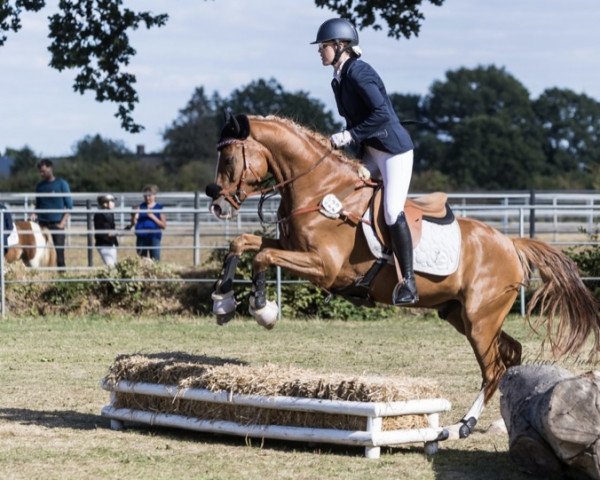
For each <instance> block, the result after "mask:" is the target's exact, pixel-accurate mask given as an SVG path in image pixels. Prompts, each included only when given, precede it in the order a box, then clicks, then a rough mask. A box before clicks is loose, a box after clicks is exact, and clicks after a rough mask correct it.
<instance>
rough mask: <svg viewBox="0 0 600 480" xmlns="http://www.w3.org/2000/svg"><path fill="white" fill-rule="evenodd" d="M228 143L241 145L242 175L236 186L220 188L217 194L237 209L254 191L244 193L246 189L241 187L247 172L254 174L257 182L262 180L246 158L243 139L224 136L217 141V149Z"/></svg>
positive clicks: (219, 149)
mask: <svg viewBox="0 0 600 480" xmlns="http://www.w3.org/2000/svg"><path fill="white" fill-rule="evenodd" d="M228 145H240V146H241V147H242V160H243V167H242V175H241V176H240V179H239V181H238V184H237V186H235V187H234V188H232V189H229V190H223V189H221V191H220V192H219V194H218V195H217V196H223V197H225V200H227V201H228V202H229V203H230V204H231V205H232V206H233V207H234V208H236V209H239V208H240V206H241V204H242V202H244V200H246V199H247V198H248V197H249V196H250V195H252V194H253V193H254V192H250V193H246V191H245V190H244V189H243V188H242V186H243V184H244V183H245V181H246V177H247V176H248V172H250V173H251V174H252V175H254V179H255V180H256V181H257V182H259V183H260V182H261V181H262V178H260V175H258V174H257V173H256V171H255V170H254V169H253V168H252V166H251V165H250V163H249V162H248V159H247V158H246V142H245V141H244V140H240V139H237V138H226V139H224V140H221V141H220V142H219V143H217V151H221V150H222V149H223V148H225V147H226V146H228ZM242 195H243V197H242ZM215 198H216V197H215Z"/></svg>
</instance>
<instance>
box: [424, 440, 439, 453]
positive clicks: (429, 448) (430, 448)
mask: <svg viewBox="0 0 600 480" xmlns="http://www.w3.org/2000/svg"><path fill="white" fill-rule="evenodd" d="M438 450H439V446H438V442H425V455H427V456H431V455H435V454H436V453H437V452H438Z"/></svg>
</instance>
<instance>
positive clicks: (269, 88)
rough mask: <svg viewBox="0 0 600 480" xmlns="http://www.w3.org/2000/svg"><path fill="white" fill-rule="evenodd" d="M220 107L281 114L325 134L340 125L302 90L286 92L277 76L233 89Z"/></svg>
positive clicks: (331, 114)
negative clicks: (276, 78)
mask: <svg viewBox="0 0 600 480" xmlns="http://www.w3.org/2000/svg"><path fill="white" fill-rule="evenodd" d="M219 107H221V108H222V109H224V108H225V107H229V108H231V109H232V110H233V111H234V112H243V113H252V114H256V115H270V114H275V115H281V116H284V117H288V118H291V119H293V120H294V121H296V122H298V123H300V124H302V125H305V126H307V127H309V128H311V129H313V130H316V131H318V132H322V133H333V132H335V131H337V130H339V128H340V127H341V125H340V124H339V123H337V122H336V121H335V120H334V118H333V113H332V112H331V111H326V110H325V108H326V107H325V104H324V103H323V102H321V101H320V100H316V99H314V98H310V96H309V94H308V93H307V92H304V91H302V90H298V91H296V92H286V91H285V90H284V88H283V87H282V86H281V84H280V83H279V82H277V80H275V79H274V78H271V79H270V80H264V79H259V80H255V81H253V82H251V83H250V84H248V85H246V86H245V87H242V88H239V89H236V90H234V91H233V92H232V93H231V95H230V96H229V97H227V98H225V99H223V100H222V101H221V102H220V105H219Z"/></svg>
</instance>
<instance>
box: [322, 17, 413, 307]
mask: <svg viewBox="0 0 600 480" xmlns="http://www.w3.org/2000/svg"><path fill="white" fill-rule="evenodd" d="M312 43H313V44H318V45H319V53H320V55H321V61H322V63H323V65H324V66H328V65H331V66H332V67H333V77H334V78H333V80H332V82H331V87H332V88H333V93H334V95H335V101H336V103H337V107H338V111H339V113H340V115H341V116H342V117H344V119H345V120H346V129H345V130H344V131H342V132H340V133H336V134H334V135H332V136H331V139H330V140H331V144H332V146H333V147H335V148H340V147H343V146H344V145H347V144H349V143H351V142H356V143H357V144H358V145H359V146H360V150H361V157H362V161H363V163H364V164H365V166H366V167H367V169H368V170H369V171H370V173H372V174H375V173H377V170H378V171H379V173H380V174H381V178H382V180H383V185H384V199H383V204H384V213H385V222H386V224H387V226H388V228H389V232H390V237H391V240H392V249H393V251H394V255H395V256H396V258H397V259H398V262H399V264H400V268H401V269H402V275H403V277H404V281H403V282H400V283H398V284H397V285H396V287H395V288H394V293H393V298H392V303H393V304H394V305H410V304H413V303H416V302H417V301H418V300H419V295H418V293H417V287H416V283H415V276H414V272H413V247H412V238H411V235H410V230H409V228H408V224H407V223H406V218H405V216H404V203H405V202H406V197H407V195H408V186H409V184H410V178H411V175H412V165H413V143H412V140H411V138H410V135H409V134H408V132H407V131H406V130H405V129H404V127H403V126H402V125H401V124H400V120H398V117H397V115H396V113H395V112H394V109H393V107H392V103H391V101H390V99H389V97H388V95H387V92H386V90H385V86H384V85H383V82H382V80H381V78H380V77H379V75H378V74H377V72H376V71H375V70H374V69H373V67H371V66H370V65H369V64H368V63H365V62H363V61H362V60H360V59H359V57H360V55H361V51H360V48H359V47H358V33H357V31H356V29H355V28H354V25H352V23H350V22H349V21H347V20H344V19H342V18H333V19H330V20H327V21H326V22H325V23H323V24H322V25H321V26H320V27H319V30H318V32H317V38H316V40H315V41H314V42H312Z"/></svg>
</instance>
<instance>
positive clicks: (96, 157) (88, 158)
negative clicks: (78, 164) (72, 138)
mask: <svg viewBox="0 0 600 480" xmlns="http://www.w3.org/2000/svg"><path fill="white" fill-rule="evenodd" d="M130 155H131V151H129V150H128V149H127V147H126V146H125V144H124V143H123V142H122V141H121V140H110V139H104V138H102V137H101V136H100V135H98V134H96V135H93V136H92V135H87V136H85V137H84V138H82V139H81V140H79V141H78V142H77V143H76V144H75V157H76V158H77V159H80V160H83V161H85V162H93V163H98V162H106V161H108V160H110V159H111V158H124V157H127V156H130Z"/></svg>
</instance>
